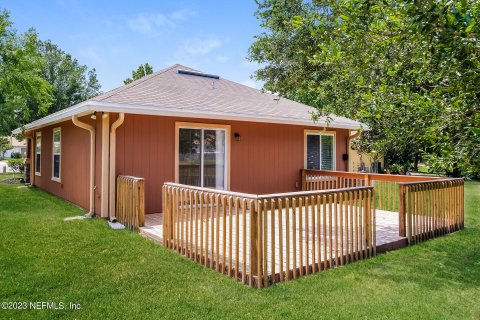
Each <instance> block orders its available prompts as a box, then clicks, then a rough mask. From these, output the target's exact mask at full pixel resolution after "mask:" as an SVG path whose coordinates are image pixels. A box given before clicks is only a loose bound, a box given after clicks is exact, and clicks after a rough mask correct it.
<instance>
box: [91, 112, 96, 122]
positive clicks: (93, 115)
mask: <svg viewBox="0 0 480 320" xmlns="http://www.w3.org/2000/svg"><path fill="white" fill-rule="evenodd" d="M90 118H92V119H93V120H95V119H97V112H94V113H92V115H91V116H90Z"/></svg>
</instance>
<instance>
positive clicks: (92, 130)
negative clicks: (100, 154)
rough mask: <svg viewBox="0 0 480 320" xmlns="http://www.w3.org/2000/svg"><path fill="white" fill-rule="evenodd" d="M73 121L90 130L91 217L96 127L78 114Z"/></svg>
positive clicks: (91, 209)
mask: <svg viewBox="0 0 480 320" xmlns="http://www.w3.org/2000/svg"><path fill="white" fill-rule="evenodd" d="M72 122H73V124H74V125H76V126H77V127H80V128H82V129H85V130H88V131H89V132H90V210H89V212H88V214H87V215H88V216H90V217H91V216H94V215H95V127H94V126H92V125H89V124H86V123H84V122H81V121H80V120H78V117H77V116H72Z"/></svg>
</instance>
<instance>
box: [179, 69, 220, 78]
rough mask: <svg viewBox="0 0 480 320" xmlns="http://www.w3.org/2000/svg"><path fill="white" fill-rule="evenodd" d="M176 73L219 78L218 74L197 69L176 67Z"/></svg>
mask: <svg viewBox="0 0 480 320" xmlns="http://www.w3.org/2000/svg"><path fill="white" fill-rule="evenodd" d="M178 73H179V74H186V75H189V76H197V77H204V78H211V79H220V76H217V75H214V74H208V73H203V72H198V71H191V70H183V69H178Z"/></svg>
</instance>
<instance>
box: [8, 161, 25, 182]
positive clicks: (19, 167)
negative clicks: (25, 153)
mask: <svg viewBox="0 0 480 320" xmlns="http://www.w3.org/2000/svg"><path fill="white" fill-rule="evenodd" d="M7 164H8V166H9V167H10V169H12V171H13V178H14V179H15V178H16V175H15V174H16V173H20V174H23V173H24V172H25V158H11V159H7Z"/></svg>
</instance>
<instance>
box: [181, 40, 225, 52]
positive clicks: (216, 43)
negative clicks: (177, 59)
mask: <svg viewBox="0 0 480 320" xmlns="http://www.w3.org/2000/svg"><path fill="white" fill-rule="evenodd" d="M221 46H222V41H220V40H219V39H216V38H194V39H187V40H185V41H184V42H183V45H182V46H181V47H180V49H179V53H180V54H188V55H191V56H196V55H205V54H207V53H210V52H211V51H213V50H214V49H217V48H219V47H221Z"/></svg>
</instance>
